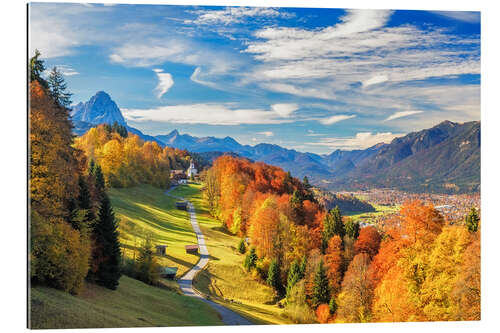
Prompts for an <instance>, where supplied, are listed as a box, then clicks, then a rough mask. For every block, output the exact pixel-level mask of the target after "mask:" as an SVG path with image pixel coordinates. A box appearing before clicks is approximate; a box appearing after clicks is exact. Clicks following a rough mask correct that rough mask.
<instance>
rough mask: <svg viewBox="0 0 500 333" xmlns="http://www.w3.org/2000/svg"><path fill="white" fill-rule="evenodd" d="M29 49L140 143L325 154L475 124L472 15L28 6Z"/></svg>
mask: <svg viewBox="0 0 500 333" xmlns="http://www.w3.org/2000/svg"><path fill="white" fill-rule="evenodd" d="M35 48H38V49H39V50H40V51H41V53H42V57H43V58H44V60H45V62H46V65H47V67H49V68H50V67H52V66H57V67H59V68H60V69H61V70H62V71H63V73H65V76H66V80H67V82H68V87H69V89H70V91H71V92H72V93H73V94H74V95H73V101H74V102H75V103H77V102H79V101H86V100H88V99H89V98H90V97H91V96H92V95H94V94H95V93H96V92H97V91H99V90H104V91H106V92H107V93H109V94H110V95H111V97H112V98H113V100H115V101H116V103H117V104H118V106H119V107H120V109H121V110H122V112H123V114H124V116H125V118H126V119H127V122H128V123H129V125H131V126H133V127H136V128H138V129H140V130H142V131H143V132H145V133H147V134H151V135H157V134H166V133H168V132H170V131H171V130H173V129H178V130H179V131H180V132H181V133H189V134H191V135H196V136H206V135H212V136H217V137H224V136H227V135H229V136H232V137H234V138H235V139H237V140H238V141H239V142H241V143H244V144H257V143H261V142H267V143H276V144H279V145H281V146H284V147H287V148H292V149H296V150H299V151H309V152H316V153H329V152H331V151H333V150H335V149H339V148H340V149H359V148H367V147H369V146H372V145H374V144H376V143H379V142H389V141H390V140H391V139H393V138H394V137H397V136H401V135H404V134H406V133H408V132H411V131H415V130H420V129H423V128H428V127H432V126H434V125H436V124H437V123H439V122H440V121H443V120H451V121H458V122H464V121H470V120H479V118H480V15H479V13H478V12H431V11H390V10H366V9H365V10H344V9H307V8H300V9H299V8H265V7H253V8H248V7H199V6H198V7H195V6H162V5H113V6H107V5H96V4H93V5H88V4H62V3H57V4H50V3H43V4H42V3H34V4H31V8H30V50H31V51H32V50H34V49H35Z"/></svg>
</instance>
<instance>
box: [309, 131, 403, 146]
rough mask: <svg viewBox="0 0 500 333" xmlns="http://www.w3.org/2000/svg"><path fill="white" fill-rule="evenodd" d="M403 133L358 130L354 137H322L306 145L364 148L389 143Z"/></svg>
mask: <svg viewBox="0 0 500 333" xmlns="http://www.w3.org/2000/svg"><path fill="white" fill-rule="evenodd" d="M403 135H404V134H394V133H391V132H383V133H371V132H359V133H356V135H355V136H354V137H341V138H323V139H320V141H319V142H310V143H308V145H312V146H325V147H328V148H331V149H346V150H353V149H366V148H369V147H372V146H374V145H376V144H379V143H390V142H391V141H392V140H393V139H394V138H397V137H400V136H403Z"/></svg>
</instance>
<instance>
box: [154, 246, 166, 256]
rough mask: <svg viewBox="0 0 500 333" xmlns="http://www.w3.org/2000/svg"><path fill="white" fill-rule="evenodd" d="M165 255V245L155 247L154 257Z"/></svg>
mask: <svg viewBox="0 0 500 333" xmlns="http://www.w3.org/2000/svg"><path fill="white" fill-rule="evenodd" d="M166 254H167V246H166V245H156V255H158V256H165V255H166Z"/></svg>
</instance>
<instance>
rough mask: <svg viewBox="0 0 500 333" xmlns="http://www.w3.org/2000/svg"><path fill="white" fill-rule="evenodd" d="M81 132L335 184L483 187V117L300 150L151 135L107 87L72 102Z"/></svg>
mask: <svg viewBox="0 0 500 333" xmlns="http://www.w3.org/2000/svg"><path fill="white" fill-rule="evenodd" d="M71 117H72V119H73V123H74V126H75V129H74V132H75V133H76V134H77V135H81V134H83V133H85V132H86V131H87V130H88V129H90V128H91V127H93V126H96V125H98V124H102V123H108V124H112V123H114V122H117V123H118V124H121V125H124V126H126V127H127V129H128V130H129V132H131V133H134V134H136V135H138V136H139V137H141V138H142V139H144V140H149V141H155V142H157V143H158V144H160V145H161V146H171V147H174V148H179V149H186V150H188V151H192V152H196V153H199V154H200V155H201V156H204V157H206V158H209V159H213V158H215V157H217V156H220V155H222V154H224V153H231V154H233V155H235V154H236V155H239V156H242V157H246V158H249V159H252V160H254V161H262V162H264V163H268V164H272V165H276V166H279V167H282V168H283V169H285V170H287V171H290V172H291V173H292V175H293V176H295V177H300V178H302V177H304V176H307V177H308V178H309V180H310V181H311V183H313V184H316V185H319V186H322V187H324V188H327V189H330V190H355V189H366V188H370V187H387V188H397V189H401V190H406V191H411V192H436V193H463V192H473V191H479V190H480V159H481V155H480V153H481V124H480V122H479V121H472V122H467V123H462V124H460V123H454V122H451V121H444V122H442V123H440V124H438V125H436V126H434V127H432V128H430V129H425V130H421V131H418V132H412V133H409V134H407V135H405V136H403V137H399V138H396V139H394V140H392V142H391V143H388V144H385V143H380V144H377V145H375V146H373V147H370V148H367V149H362V150H349V151H348V150H335V151H333V152H332V153H331V154H324V155H319V154H314V153H307V152H298V151H296V150H293V149H287V148H283V147H281V146H278V145H275V144H267V143H261V144H257V145H255V146H250V145H242V144H240V143H238V142H237V141H236V140H234V139H233V138H231V137H225V138H216V137H195V136H191V135H189V134H181V133H179V131H177V130H174V131H172V132H170V133H168V134H165V135H157V136H150V135H146V134H144V133H142V132H141V131H139V130H138V129H135V128H133V127H130V126H128V124H127V123H126V121H125V119H124V118H123V115H122V113H121V111H120V109H119V108H118V106H117V105H116V103H115V102H114V101H113V100H112V99H111V97H110V96H109V95H108V94H106V93H105V92H103V91H100V92H98V93H97V94H96V95H94V96H93V97H92V98H90V100H89V101H87V102H85V103H78V104H77V105H75V106H74V107H73V108H72V111H71Z"/></svg>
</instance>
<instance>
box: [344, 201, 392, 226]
mask: <svg viewBox="0 0 500 333" xmlns="http://www.w3.org/2000/svg"><path fill="white" fill-rule="evenodd" d="M371 205H372V206H373V207H375V209H376V210H375V211H374V212H342V215H344V216H349V217H351V218H352V219H353V220H354V221H360V222H366V223H372V222H373V220H374V219H376V218H377V217H380V216H383V215H386V214H393V213H396V212H398V211H399V209H400V206H399V205H395V206H382V205H377V204H371Z"/></svg>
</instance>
